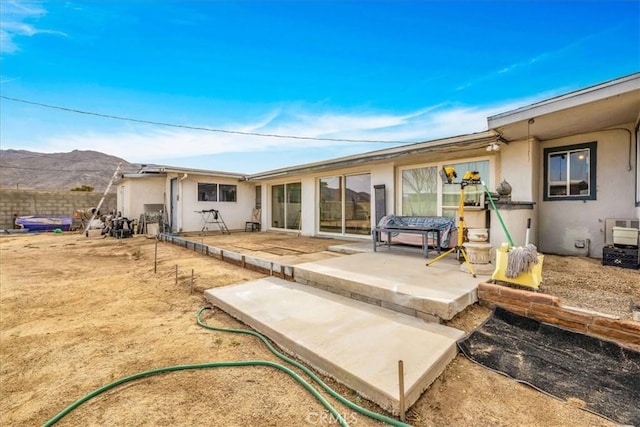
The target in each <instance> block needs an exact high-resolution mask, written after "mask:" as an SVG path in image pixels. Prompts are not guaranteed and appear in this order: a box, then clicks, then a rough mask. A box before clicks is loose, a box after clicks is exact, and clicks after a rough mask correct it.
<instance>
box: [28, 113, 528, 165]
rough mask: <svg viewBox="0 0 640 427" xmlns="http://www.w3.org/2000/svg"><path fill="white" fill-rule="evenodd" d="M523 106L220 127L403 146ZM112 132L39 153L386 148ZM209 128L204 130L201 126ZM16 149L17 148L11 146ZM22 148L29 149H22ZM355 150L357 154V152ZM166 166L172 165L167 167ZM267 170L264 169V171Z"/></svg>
mask: <svg viewBox="0 0 640 427" xmlns="http://www.w3.org/2000/svg"><path fill="white" fill-rule="evenodd" d="M522 105H525V104H524V102H522V101H521V102H517V103H510V104H502V105H495V106H484V107H460V106H445V105H439V106H435V107H427V108H423V109H420V110H417V111H414V112H410V113H405V114H392V113H385V112H383V113H379V112H357V113H345V112H340V113H336V112H330V111H323V112H314V111H310V110H301V109H300V108H299V107H295V108H294V107H289V108H287V107H279V108H278V109H277V110H273V111H270V112H268V113H267V114H265V115H264V116H263V117H260V118H258V119H255V120H250V121H246V122H237V123H227V124H225V125H220V126H219V129H226V130H237V131H241V132H256V133H261V134H277V135H294V136H304V137H311V138H334V139H338V138H344V139H351V140H376V141H402V142H406V143H411V142H419V141H428V140H432V139H438V138H444V137H449V136H455V135H461V134H466V133H473V132H481V131H483V130H486V129H487V121H486V119H487V117H488V116H490V115H493V114H496V113H498V112H502V111H507V110H510V109H512V108H516V107H519V106H522ZM126 127H127V130H119V131H115V132H107V131H103V132H99V131H95V130H93V131H83V132H81V133H69V134H58V135H55V136H51V137H48V138H47V139H46V140H45V141H41V143H40V144H39V146H38V151H44V152H67V151H71V150H74V149H85V150H86V149H91V150H96V151H101V152H104V153H108V154H112V155H116V156H119V157H122V158H125V159H127V160H128V161H131V162H140V163H153V162H159V161H160V160H163V161H165V162H166V159H176V160H177V159H181V158H187V157H190V158H193V157H197V156H210V155H216V154H221V153H237V154H239V155H242V154H243V153H249V152H250V153H259V152H264V153H266V152H269V153H273V152H278V151H282V152H285V151H287V152H291V151H292V150H301V151H304V150H306V149H310V148H331V150H332V151H336V150H338V151H340V152H345V153H349V154H351V153H353V152H354V151H353V150H354V149H355V148H361V147H365V146H366V147H373V148H369V149H367V151H369V150H372V149H382V148H387V147H391V146H393V145H389V144H360V143H355V142H346V141H324V140H309V139H293V138H277V137H263V136H253V135H240V134H233V133H221V132H208V131H201V130H193V129H185V128H174V127H162V126H152V125H143V124H139V125H138V124H136V125H134V124H130V123H127V125H126ZM202 127H208V126H202ZM16 148H18V147H16ZM21 148H26V149H33V147H32V148H27V147H21ZM358 152H360V151H358ZM169 164H171V163H169ZM264 169H265V170H266V169H269V168H268V167H265V168H264Z"/></svg>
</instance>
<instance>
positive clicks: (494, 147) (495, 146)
mask: <svg viewBox="0 0 640 427" xmlns="http://www.w3.org/2000/svg"><path fill="white" fill-rule="evenodd" d="M486 150H487V151H500V146H499V145H498V144H497V143H495V142H493V143H491V144H489V145H487V148H486Z"/></svg>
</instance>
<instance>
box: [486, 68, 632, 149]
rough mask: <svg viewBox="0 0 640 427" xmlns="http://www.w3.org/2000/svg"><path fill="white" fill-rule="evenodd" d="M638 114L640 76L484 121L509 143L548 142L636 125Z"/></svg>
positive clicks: (629, 77)
mask: <svg viewBox="0 0 640 427" xmlns="http://www.w3.org/2000/svg"><path fill="white" fill-rule="evenodd" d="M639 113H640V73H635V74H631V75H629V76H626V77H622V78H619V79H615V80H611V81H608V82H605V83H602V84H599V85H595V86H591V87H588V88H585V89H581V90H578V91H575V92H571V93H567V94H565V95H561V96H558V97H555V98H551V99H548V100H545V101H541V102H538V103H535V104H532V105H528V106H526V107H522V108H518V109H515V110H511V111H507V112H505V113H501V114H497V115H495V116H491V117H488V118H487V123H488V127H489V129H490V130H493V131H495V132H497V133H498V134H500V135H501V136H502V137H503V138H505V139H506V140H508V141H514V140H519V139H526V138H529V137H535V138H537V139H539V140H549V139H554V138H560V137H564V136H569V135H575V134H580V133H588V132H593V131H597V130H602V129H607V128H612V127H616V126H620V125H623V124H627V123H635V121H636V120H637V119H638V114H639Z"/></svg>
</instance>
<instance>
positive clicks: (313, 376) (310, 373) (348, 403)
mask: <svg viewBox="0 0 640 427" xmlns="http://www.w3.org/2000/svg"><path fill="white" fill-rule="evenodd" d="M205 310H211V307H203V308H201V309H200V311H198V315H197V316H196V320H197V322H198V325H200V326H202V327H203V328H206V329H211V330H213V331H220V332H235V333H239V334H247V335H253V336H254V337H258V338H259V339H260V340H261V341H262V342H263V343H264V344H265V345H266V346H267V348H268V349H269V350H270V351H271V353H273V354H274V355H276V356H278V357H279V358H280V359H282V360H284V361H285V362H287V363H289V364H291V365H293V366H295V367H296V368H298V369H300V370H301V371H303V372H304V373H305V374H307V375H308V376H309V377H311V379H312V380H313V381H315V383H316V384H318V385H319V386H320V387H322V388H323V389H324V391H326V392H327V393H329V394H330V395H331V396H332V397H334V398H335V399H337V400H338V401H340V403H342V404H343V405H345V406H348V407H349V408H350V409H353V410H354V411H356V412H359V413H360V414H362V415H366V416H367V417H369V418H373V419H375V420H378V421H382V422H383V423H387V424H390V425H392V426H396V427H411V426H410V425H409V424H405V423H403V422H402V421H398V420H396V419H393V418H390V417H387V416H385V415H382V414H378V413H377V412H373V411H370V410H368V409H366V408H363V407H361V406H358V405H356V404H355V403H353V402H351V401H350V400H348V399H346V398H344V397H343V396H342V395H340V394H339V393H338V392H337V391H335V390H334V389H332V388H331V387H329V386H328V385H327V384H325V383H324V381H322V380H321V379H320V378H319V377H318V376H317V375H316V374H314V373H313V371H311V370H310V369H309V368H307V367H306V366H304V365H303V364H301V363H299V362H298V361H296V360H294V359H291V358H290V357H287V356H285V355H284V354H282V353H280V352H279V351H278V350H276V349H275V348H274V347H273V345H271V343H270V342H269V340H268V339H267V338H266V337H265V336H264V335H262V334H260V333H259V332H256V331H252V330H250V329H232V328H219V327H216V326H210V325H207V324H206V323H203V322H202V320H200V315H201V314H202V312H203V311H205Z"/></svg>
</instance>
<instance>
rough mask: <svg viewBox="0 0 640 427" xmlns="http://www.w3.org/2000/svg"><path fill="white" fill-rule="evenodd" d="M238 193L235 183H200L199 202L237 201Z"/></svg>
mask: <svg viewBox="0 0 640 427" xmlns="http://www.w3.org/2000/svg"><path fill="white" fill-rule="evenodd" d="M236 194H237V186H235V185H229V184H210V183H203V182H199V183H198V201H199V202H235V201H236Z"/></svg>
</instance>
